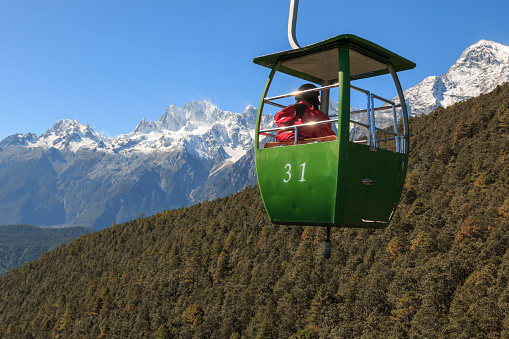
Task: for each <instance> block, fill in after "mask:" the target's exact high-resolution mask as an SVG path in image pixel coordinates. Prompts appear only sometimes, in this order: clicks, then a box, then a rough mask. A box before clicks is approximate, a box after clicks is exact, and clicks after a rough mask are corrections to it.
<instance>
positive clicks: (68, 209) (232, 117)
mask: <svg viewBox="0 0 509 339" xmlns="http://www.w3.org/2000/svg"><path fill="white" fill-rule="evenodd" d="M255 120H256V109H255V108H253V107H251V106H249V107H247V108H246V109H245V111H244V112H243V113H241V114H239V113H233V112H228V111H222V110H220V109H219V108H217V107H215V106H214V105H212V104H211V103H209V102H205V101H200V102H190V103H189V104H187V105H186V106H184V107H183V108H178V107H175V106H173V105H172V106H170V107H169V108H168V109H167V110H166V112H164V114H163V115H162V116H161V117H160V119H159V120H158V121H154V122H152V121H147V120H146V119H143V120H141V122H140V123H139V124H138V125H137V126H136V128H135V129H134V130H133V131H132V132H131V133H129V134H123V135H120V136H118V137H115V138H107V137H103V136H101V135H99V134H98V133H97V132H95V131H94V130H93V129H92V128H91V127H90V126H89V125H88V124H85V125H84V124H80V123H79V122H77V121H73V120H59V121H57V122H56V123H55V124H54V125H53V127H52V128H51V129H49V130H48V131H47V132H46V133H44V134H43V135H41V136H40V137H37V136H36V135H34V134H31V133H28V134H25V135H22V134H14V135H12V136H9V137H8V138H6V139H4V140H3V141H2V142H1V143H0V181H3V182H4V183H6V184H5V185H3V186H2V187H1V188H0V201H3V202H4V203H3V204H0V224H9V223H33V224H37V225H40V226H54V225H68V226H71V225H84V226H90V227H94V228H104V227H108V226H110V225H111V224H112V223H114V222H117V223H119V222H123V221H126V220H129V219H132V218H135V217H138V216H139V215H140V214H147V215H149V214H153V213H156V212H160V211H162V210H164V209H168V208H170V209H171V208H178V207H182V206H187V205H189V204H192V203H196V202H199V201H203V200H208V199H213V198H216V197H221V196H225V195H228V194H232V193H235V192H237V191H239V190H240V189H242V188H244V187H245V186H247V185H253V184H256V174H255V172H254V166H253V152H252V148H253V141H254V140H253V136H254V125H255ZM263 124H264V125H266V126H270V125H271V124H272V117H269V116H267V117H265V121H264V122H263Z"/></svg>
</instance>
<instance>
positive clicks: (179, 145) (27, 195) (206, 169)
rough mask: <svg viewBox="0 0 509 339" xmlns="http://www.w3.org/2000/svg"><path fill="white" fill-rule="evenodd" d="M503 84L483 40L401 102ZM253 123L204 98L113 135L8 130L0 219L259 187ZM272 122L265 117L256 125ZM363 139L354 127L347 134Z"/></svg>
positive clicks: (45, 217)
mask: <svg viewBox="0 0 509 339" xmlns="http://www.w3.org/2000/svg"><path fill="white" fill-rule="evenodd" d="M506 81H509V47H508V46H504V45H501V44H498V43H495V42H491V41H486V40H481V41H479V42H478V43H476V44H474V45H472V46H470V47H469V48H467V49H466V50H465V51H464V52H463V53H462V55H461V57H460V58H459V59H458V61H457V62H456V63H455V64H454V65H453V66H452V67H451V68H450V69H449V71H448V72H447V73H445V74H443V75H441V76H432V77H428V78H426V79H424V80H423V81H422V82H421V83H419V84H418V85H416V86H414V87H412V88H410V89H408V90H406V91H405V99H406V101H407V104H408V107H409V111H410V113H411V114H412V115H420V114H427V113H430V112H432V111H433V110H434V109H436V108H437V107H438V106H444V107H447V106H449V105H451V104H453V103H455V102H458V101H463V100H466V99H468V98H470V97H474V96H477V95H479V94H481V93H487V92H489V91H491V90H492V89H494V88H495V86H497V85H498V84H501V83H503V82H506ZM396 101H397V100H396ZM334 110H337V104H336V103H334V102H331V111H334ZM363 119H364V120H365V114H362V115H361V116H360V117H359V118H358V120H360V121H363ZM255 121H256V109H255V108H253V107H251V106H250V107H247V108H246V109H245V111H244V112H243V113H242V114H239V113H233V112H227V111H222V110H220V109H219V108H217V107H215V106H214V105H212V104H210V103H208V102H205V101H200V102H191V103H189V104H187V105H186V106H184V107H182V108H178V107H175V106H173V105H172V106H170V107H169V108H168V109H167V110H166V112H164V114H163V115H162V116H161V117H160V119H159V120H158V121H147V120H146V119H143V120H142V121H141V122H140V123H139V124H138V126H136V128H135V129H134V130H133V132H131V133H129V134H124V135H120V136H118V137H115V138H106V137H103V136H101V135H100V134H99V133H97V132H95V131H94V130H93V129H92V128H90V126H89V125H88V124H86V125H83V124H80V123H78V122H77V121H72V120H60V121H57V122H56V123H55V124H54V126H53V127H52V128H51V129H50V130H48V131H47V132H46V133H44V134H43V135H41V136H39V137H38V136H36V135H35V134H32V133H28V134H24V135H23V134H14V135H11V136H9V137H7V138H5V139H4V140H3V141H2V142H0V225H2V224H22V223H25V224H35V225H39V226H57V225H58V226H86V227H92V228H96V229H101V228H105V227H109V226H111V224H113V223H121V222H124V221H126V220H130V219H133V218H135V217H138V216H140V215H141V214H145V215H151V214H154V213H156V212H160V211H162V210H165V209H173V208H179V207H182V206H189V205H191V204H193V203H197V202H201V201H205V200H211V199H214V198H218V197H224V196H227V195H229V194H232V193H235V192H238V191H239V190H241V189H243V188H244V187H246V186H248V185H254V184H256V173H255V168H254V152H253V138H254V126H255ZM376 121H377V125H381V126H382V127H385V126H388V125H392V124H393V121H394V120H393V117H392V113H390V112H383V111H380V112H379V113H378V114H377V117H376ZM272 124H273V122H272V116H268V115H267V116H264V120H263V121H262V125H263V126H264V127H269V126H271V125H272ZM352 127H353V126H352ZM360 133H362V132H360ZM360 135H361V134H359V131H357V130H352V133H351V137H352V138H357V137H359V136H360Z"/></svg>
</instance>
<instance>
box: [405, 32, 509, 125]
mask: <svg viewBox="0 0 509 339" xmlns="http://www.w3.org/2000/svg"><path fill="white" fill-rule="evenodd" d="M507 81H509V46H505V45H502V44H499V43H497V42H494V41H488V40H481V41H479V42H477V43H475V44H473V45H472V46H470V47H468V48H467V49H466V50H465V51H463V53H462V54H461V56H460V58H459V59H458V60H457V61H456V63H455V64H454V65H452V66H451V68H449V71H448V72H447V73H445V74H442V75H441V76H430V77H427V78H426V79H424V80H423V81H422V82H420V83H419V84H417V85H415V86H414V87H412V88H410V89H408V90H406V91H405V92H404V95H405V101H406V102H407V105H408V107H409V113H410V114H413V115H421V114H428V113H430V112H433V111H434V110H435V109H436V108H437V107H438V106H442V107H447V106H450V105H452V104H454V103H456V102H459V101H464V100H467V99H469V98H472V97H475V96H478V95H480V94H485V93H488V92H490V91H492V90H493V89H494V88H495V87H497V86H498V85H500V84H502V83H504V82H507Z"/></svg>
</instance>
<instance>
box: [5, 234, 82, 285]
mask: <svg viewBox="0 0 509 339" xmlns="http://www.w3.org/2000/svg"><path fill="white" fill-rule="evenodd" d="M90 232H91V231H90V229H88V228H83V227H70V228H44V229H43V228H40V227H37V226H33V225H6V226H0V276H3V275H5V273H7V272H8V271H10V270H12V269H14V268H16V267H20V266H23V265H24V264H26V263H28V262H31V261H34V260H36V259H37V258H39V257H40V256H41V255H43V254H44V253H46V252H48V251H52V250H54V249H55V248H57V247H58V246H60V245H62V244H66V243H68V242H69V241H71V240H73V239H76V238H78V237H79V236H81V235H83V234H85V233H90Z"/></svg>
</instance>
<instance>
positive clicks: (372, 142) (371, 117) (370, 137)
mask: <svg viewBox="0 0 509 339" xmlns="http://www.w3.org/2000/svg"><path fill="white" fill-rule="evenodd" d="M335 87H339V83H335V84H332V85H327V86H322V87H317V88H313V89H309V90H306V91H297V92H292V93H288V94H283V95H278V96H274V97H270V98H265V99H263V102H264V103H266V104H269V105H273V106H276V107H280V108H285V107H286V106H284V105H281V104H278V103H275V102H273V100H278V99H283V98H288V97H293V96H295V95H297V94H299V93H306V92H315V91H321V90H327V89H331V88H335ZM350 88H351V89H354V90H356V91H359V92H362V93H364V94H366V105H367V108H366V109H361V110H355V111H351V112H350V114H359V113H367V123H362V122H360V121H356V120H352V119H350V123H352V124H355V125H359V126H362V127H365V128H366V129H367V130H368V131H367V139H366V140H355V141H353V142H354V143H365V144H367V145H369V146H371V150H373V151H375V150H376V149H377V148H378V142H380V141H389V140H394V141H395V144H396V152H398V153H401V152H403V150H404V140H405V135H401V134H400V133H399V132H398V117H397V111H396V108H399V107H401V105H400V104H396V103H395V102H393V101H391V100H388V99H385V98H383V97H381V96H378V95H376V94H374V93H371V92H369V91H367V90H365V89H362V88H359V87H356V86H352V85H350ZM375 99H377V100H380V101H382V102H384V103H385V104H388V105H385V106H380V107H375V105H374V100H375ZM390 109H392V113H393V118H394V131H389V130H386V129H383V128H379V127H376V122H375V111H385V110H390ZM337 116H338V115H337V114H336V115H332V116H329V117H337ZM338 121H339V119H331V120H325V121H317V122H310V123H306V124H301V125H292V126H285V127H278V128H270V129H265V130H259V131H258V132H259V133H262V134H264V135H267V136H270V137H274V138H275V137H276V134H270V132H278V131H286V130H290V129H293V130H294V133H295V145H297V142H298V129H299V128H302V127H306V126H313V125H322V124H332V123H336V122H338ZM377 132H383V133H387V134H389V135H392V136H391V137H387V138H377Z"/></svg>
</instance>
